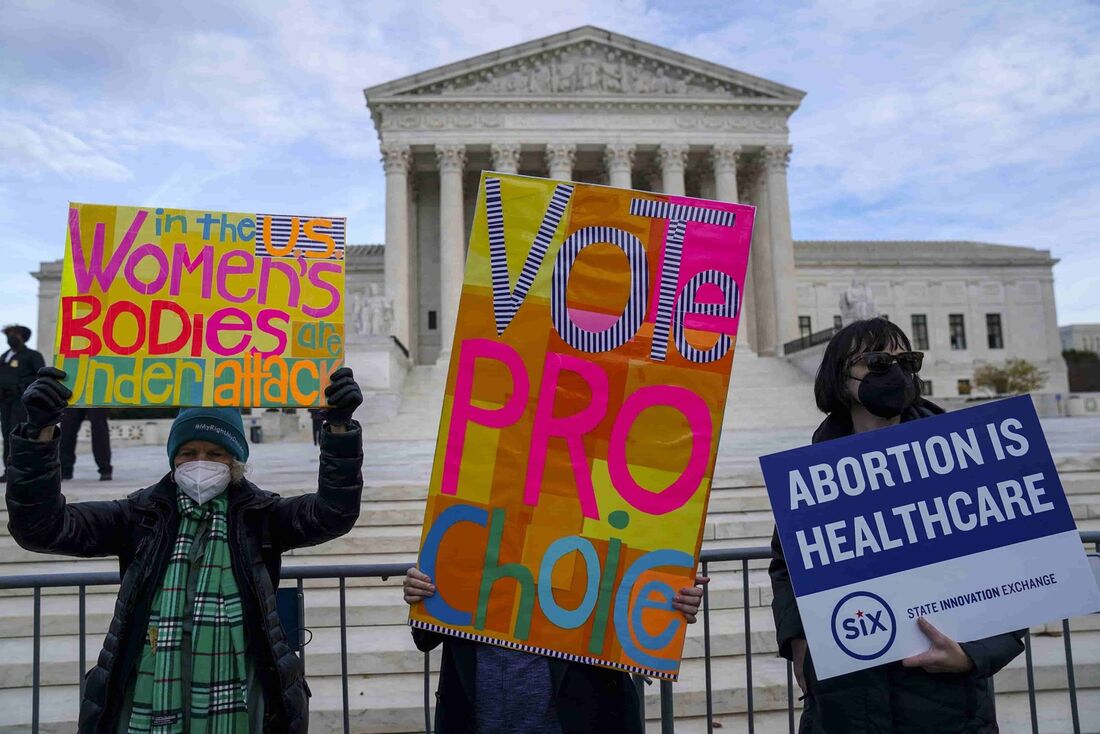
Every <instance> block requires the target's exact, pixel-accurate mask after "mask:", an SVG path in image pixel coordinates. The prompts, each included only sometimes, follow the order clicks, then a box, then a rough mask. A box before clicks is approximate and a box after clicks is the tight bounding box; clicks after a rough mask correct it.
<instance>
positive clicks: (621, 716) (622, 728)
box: [412, 629, 644, 734]
mask: <svg viewBox="0 0 1100 734" xmlns="http://www.w3.org/2000/svg"><path fill="white" fill-rule="evenodd" d="M412 634H413V641H414V642H415V643H416V646H417V647H418V648H419V649H420V650H423V651H424V652H428V651H429V650H432V649H434V648H435V647H436V646H437V645H439V644H440V643H443V660H442V662H441V664H440V668H439V688H438V690H437V691H436V694H435V698H436V707H435V731H436V734H476V731H477V730H476V729H475V721H476V709H475V704H474V691H475V690H476V688H475V687H476V682H475V678H476V676H477V648H478V646H479V645H481V644H482V643H480V642H473V641H471V640H464V639H462V638H460V637H451V636H449V635H440V634H436V633H434V632H428V631H427V630H419V629H414V630H413V631H412ZM547 661H548V662H549V664H550V683H551V685H552V686H553V687H554V695H553V697H554V704H555V706H556V707H557V711H558V720H559V721H560V722H561V729H562V731H563V732H565V733H566V734H610V732H614V733H615V734H643V731H644V729H643V727H642V716H641V703H640V699H639V698H638V689H637V688H636V687H635V686H634V681H633V680H632V679H631V677H630V675H628V674H627V673H621V672H618V671H615V670H611V669H610V668H601V667H598V666H595V665H585V664H583V663H571V662H569V661H567V660H559V659H557V658H547Z"/></svg>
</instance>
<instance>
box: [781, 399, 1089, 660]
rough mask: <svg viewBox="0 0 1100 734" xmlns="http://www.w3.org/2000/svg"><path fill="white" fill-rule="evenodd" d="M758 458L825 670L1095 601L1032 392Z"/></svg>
mask: <svg viewBox="0 0 1100 734" xmlns="http://www.w3.org/2000/svg"><path fill="white" fill-rule="evenodd" d="M760 466H761V468H762V469H763V471H764V481H765V483H766V484H767V487H768V496H769V498H770V499H771V504H772V511H773V512H774V513H775V520H776V525H777V527H778V529H779V537H780V541H781V543H782V545H783V555H784V556H785V557H786V560H787V568H788V570H789V571H790V576H791V583H792V585H793V586H794V592H795V596H796V597H797V599H798V609H799V612H800V613H801V616H802V625H803V627H804V628H805V630H806V639H807V640H808V641H809V645H810V650H811V652H812V653H813V659H814V669H815V670H816V672H817V675H818V677H819V678H822V679H824V678H831V677H833V676H836V675H840V674H843V673H849V672H852V671H855V670H860V669H863V668H869V667H872V666H875V665H881V664H883V663H888V662H892V661H895V660H900V659H902V658H905V657H908V656H910V655H915V654H917V653H920V652H923V651H925V650H926V649H928V646H929V640H928V638H927V637H925V636H924V634H923V633H922V632H921V631H920V629H919V627H918V626H917V622H916V620H917V618H918V617H926V618H927V619H928V621H929V622H931V623H932V624H933V625H934V626H935V627H937V628H938V629H939V630H940V631H941V632H943V633H944V634H946V635H947V636H948V637H951V638H953V639H954V640H956V641H957V642H968V641H971V640H976V639H981V638H984V637H989V636H990V635H995V634H1000V633H1002V632H1010V631H1012V630H1017V629H1023V628H1026V627H1029V626H1030V625H1033V624H1038V623H1043V622H1048V621H1051V620H1054V619H1062V618H1064V617H1072V616H1076V615H1080V614H1088V613H1091V612H1095V611H1097V610H1100V592H1098V591H1097V588H1096V584H1095V583H1094V579H1093V574H1092V571H1091V569H1090V568H1089V563H1088V561H1087V559H1086V558H1085V553H1084V550H1083V548H1082V545H1081V539H1080V536H1079V534H1078V532H1077V527H1076V525H1075V524H1074V521H1073V515H1072V514H1071V512H1070V508H1069V504H1068V502H1067V501H1066V497H1065V494H1064V492H1063V491H1062V485H1061V483H1060V482H1059V480H1058V474H1057V472H1056V471H1055V467H1054V461H1053V459H1051V456H1050V449H1049V448H1048V447H1047V444H1046V440H1045V438H1044V437H1043V431H1042V427H1041V426H1040V424H1039V418H1038V416H1037V415H1036V413H1035V407H1034V406H1033V405H1032V402H1031V398H1029V397H1027V396H1022V397H1017V398H1010V399H1007V400H999V401H996V402H991V403H988V404H985V405H981V406H977V407H973V408H968V409H966V410H960V411H957V412H954V413H947V414H945V415H941V416H937V417H934V418H926V419H923V420H918V421H910V422H906V423H901V424H899V425H897V426H894V427H891V428H884V429H881V430H877V431H871V432H868V433H860V434H858V435H853V436H848V437H845V438H841V439H837V440H834V441H827V442H823V443H819V444H815V445H813V446H806V447H804V448H800V449H794V450H792V451H784V452H782V453H778V454H772V455H770V456H764V457H761V459H760Z"/></svg>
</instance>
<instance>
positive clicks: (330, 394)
mask: <svg viewBox="0 0 1100 734" xmlns="http://www.w3.org/2000/svg"><path fill="white" fill-rule="evenodd" d="M325 397H326V398H327V399H328V406H329V407H327V408H325V409H324V410H322V411H321V417H322V418H323V419H324V420H326V421H328V422H329V423H337V424H345V425H346V424H347V423H348V422H349V421H350V420H351V415H352V413H354V412H355V409H356V408H358V407H359V406H360V405H362V404H363V391H362V390H360V389H359V383H357V382H356V381H355V377H354V376H353V375H352V373H351V369H349V368H347V367H341V368H340V369H338V370H336V371H335V372H333V373H332V375H331V376H330V377H329V386H328V387H326V388H325Z"/></svg>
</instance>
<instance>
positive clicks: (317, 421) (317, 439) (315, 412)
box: [309, 408, 324, 446]
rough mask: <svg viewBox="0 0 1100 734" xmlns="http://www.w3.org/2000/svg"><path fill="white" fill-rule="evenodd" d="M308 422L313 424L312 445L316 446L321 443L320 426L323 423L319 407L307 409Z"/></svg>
mask: <svg viewBox="0 0 1100 734" xmlns="http://www.w3.org/2000/svg"><path fill="white" fill-rule="evenodd" d="M309 422H310V423H311V424H312V425H313V445H314V446H318V445H320V443H321V426H322V425H323V424H324V416H322V415H321V411H320V410H319V409H317V408H310V409H309Z"/></svg>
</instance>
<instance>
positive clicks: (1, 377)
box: [0, 325, 46, 482]
mask: <svg viewBox="0 0 1100 734" xmlns="http://www.w3.org/2000/svg"><path fill="white" fill-rule="evenodd" d="M4 336H6V337H7V339H8V350H7V351H6V352H4V353H3V354H2V355H0V433H2V434H3V441H4V474H3V476H0V482H5V481H7V476H8V459H9V458H11V442H10V441H9V439H8V434H10V433H11V429H13V428H15V426H16V425H17V424H19V423H22V422H23V421H24V420H26V419H27V416H26V414H25V413H24V412H23V403H22V401H21V400H20V399H19V398H20V396H21V395H22V394H23V391H24V390H26V389H27V388H28V387H29V386H30V384H31V383H32V382H34V378H35V376H36V375H37V374H38V370H40V369H42V368H43V367H45V366H46V362H45V360H43V359H42V355H41V354H40V353H39V352H37V351H35V350H33V349H31V348H30V347H28V346H27V342H28V341H30V338H31V330H30V329H28V328H27V327H26V326H18V325H12V326H5V327H4Z"/></svg>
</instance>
